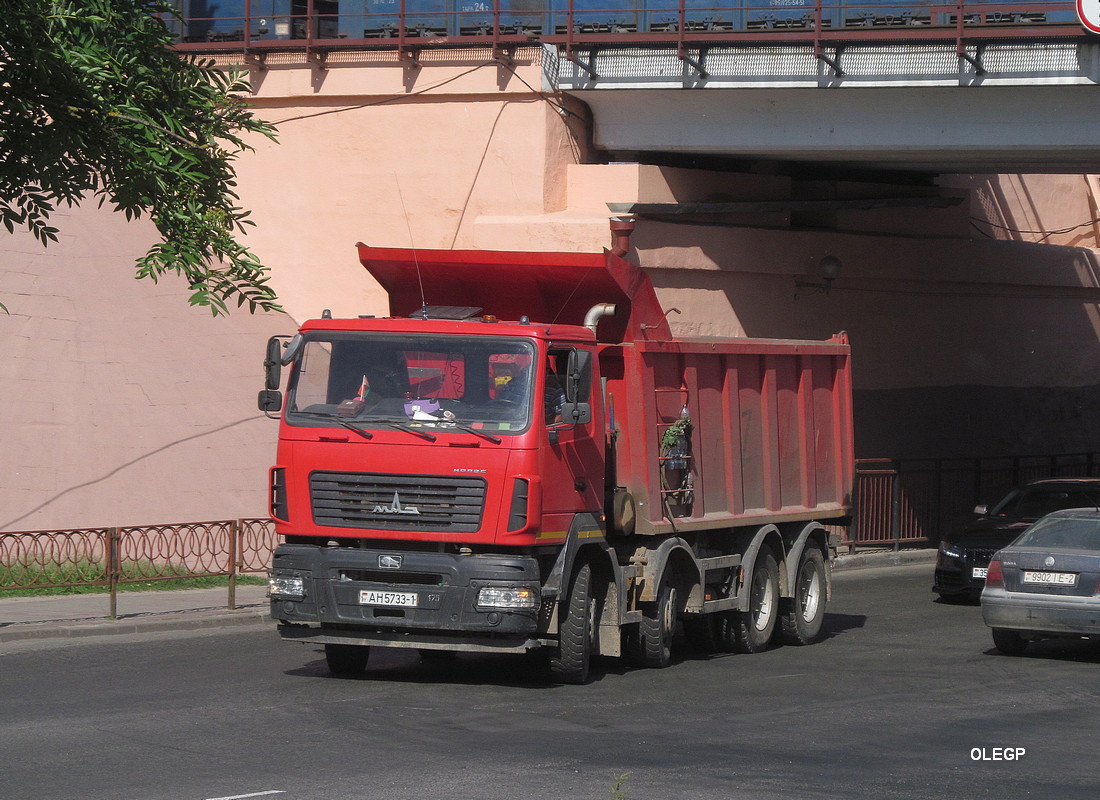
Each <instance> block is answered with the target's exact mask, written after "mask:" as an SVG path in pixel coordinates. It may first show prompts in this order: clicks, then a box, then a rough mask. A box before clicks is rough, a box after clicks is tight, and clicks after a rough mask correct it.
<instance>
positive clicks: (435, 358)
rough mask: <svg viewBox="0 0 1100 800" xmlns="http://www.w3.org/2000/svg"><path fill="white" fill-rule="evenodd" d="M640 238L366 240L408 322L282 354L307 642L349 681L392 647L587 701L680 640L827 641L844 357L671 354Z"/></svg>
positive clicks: (289, 532) (798, 344) (720, 643)
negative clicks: (624, 663) (519, 666)
mask: <svg viewBox="0 0 1100 800" xmlns="http://www.w3.org/2000/svg"><path fill="white" fill-rule="evenodd" d="M622 241H623V239H622V237H619V238H618V239H617V241H616V246H615V247H614V248H613V249H611V250H605V251H604V252H603V253H599V254H585V253H581V254H578V253H520V252H485V251H449V250H448V251H429V250H416V251H413V250H403V249H387V248H375V247H368V246H366V245H363V244H360V245H359V256H360V259H361V261H362V263H363V265H364V266H365V267H366V268H367V270H369V272H370V274H371V275H373V276H374V278H376V279H377V280H378V282H379V283H380V284H381V285H382V286H383V287H384V288H385V289H386V291H387V292H388V293H389V297H390V307H391V311H392V313H393V316H389V317H385V318H374V317H359V318H356V319H332V318H331V315H329V314H328V313H327V312H326V313H325V314H324V315H323V316H322V318H321V319H315V320H310V321H308V322H306V323H305V324H304V325H302V327H301V329H300V331H299V332H298V333H297V335H295V336H294V337H293V338H290V337H275V338H274V339H273V340H272V341H271V342H269V343H268V351H267V359H266V361H265V365H266V371H267V374H266V386H267V388H266V389H265V390H264V391H262V392H261V393H260V407H261V409H263V410H265V411H267V412H268V413H269V415H272V416H274V412H280V411H281V412H282V413H281V415H280V418H281V421H280V429H279V444H278V455H277V464H276V465H275V466H274V467H273V468H272V469H271V473H270V482H271V516H272V517H273V519H274V521H275V526H276V530H277V532H278V533H279V534H281V535H282V537H283V538H284V543H283V544H281V545H280V546H279V547H278V549H277V550H276V551H275V555H274V561H273V564H272V569H271V571H270V597H271V612H272V616H273V617H274V618H275V620H276V621H277V622H278V630H279V633H280V634H281V636H282V637H283V638H284V639H286V640H289V641H297V642H308V643H315V644H322V645H324V650H325V655H326V659H327V662H328V666H329V668H330V669H331V670H332V671H333V672H335V673H342V674H348V673H356V672H361V671H362V670H363V669H365V667H366V664H367V659H368V655H369V653H370V648H371V647H404V648H415V649H417V650H419V652H420V654H421V657H422V658H424V659H433V658H440V659H441V658H445V657H449V656H451V655H453V654H454V653H456V652H459V651H468V652H470V651H472V652H483V653H484V652H494V653H523V652H527V651H533V650H542V651H544V652H545V653H547V654H548V655H549V665H550V669H551V671H552V673H553V675H554V676H555V677H556V679H557V680H559V681H562V682H567V683H583V682H585V681H587V680H588V676H589V665H590V661H591V659H592V657H593V656H594V655H601V656H624V657H626V658H628V659H629V660H630V661H631V662H632V663H634V664H637V665H642V666H650V667H664V666H667V665H668V663H669V660H670V656H671V649H672V642H673V636H674V633H675V632H676V631H677V630H678V627H679V626H680V625H682V628H683V631H684V632H685V633H686V635H687V637H688V639H689V640H690V641H691V642H692V643H693V644H694V645H695V646H697V647H701V648H704V649H708V650H712V651H740V652H756V651H759V650H763V649H765V648H767V647H768V646H769V644H770V643H772V642H773V640H779V639H781V640H783V641H786V642H791V643H798V644H805V643H809V642H811V641H813V640H814V639H815V638H817V637H818V635H819V632H820V629H821V624H822V618H823V616H824V613H825V605H826V600H827V598H828V595H829V580H830V579H829V575H830V572H829V563H830V559H831V557H832V555H833V553H834V552H835V545H836V543H837V539H836V537H837V534H836V533H835V532H834V533H832V534H830V532H829V530H828V529H827V528H826V527H825V525H834V526H835V525H842V524H844V522H845V518H846V517H847V516H848V515H849V511H850V494H851V486H852V479H853V446H852V410H851V389H850V386H851V373H850V350H849V346H848V342H847V339H846V337H845V336H844V335H843V334H840V335H838V336H835V337H834V338H832V339H829V340H828V341H794V340H760V339H737V338H697V339H676V338H673V337H672V335H671V332H670V329H669V325H668V322H667V320H666V312H665V311H664V310H663V309H662V308H661V307H660V306H659V304H658V302H657V297H656V294H655V292H654V290H653V287H652V284H651V283H650V281H649V279H648V277H647V276H646V274H645V273H644V272H643V271H642V270H641V269H639V268H638V267H637V266H635V265H633V264H631V263H629V262H627V261H626V260H624V259H623V258H622V256H623V255H624V254H625V247H623V246H622ZM440 302H442V303H445V304H446V305H440V304H439V303H440ZM287 339H290V341H289V342H288V341H286V340H287ZM281 367H289V368H290V374H289V380H288V382H287V386H286V395H285V402H284V396H283V393H282V392H280V391H279V388H280V385H281V384H280V368H281Z"/></svg>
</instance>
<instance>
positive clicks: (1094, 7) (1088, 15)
mask: <svg viewBox="0 0 1100 800" xmlns="http://www.w3.org/2000/svg"><path fill="white" fill-rule="evenodd" d="M1077 19H1079V20H1081V24H1082V25H1084V26H1085V27H1086V28H1088V29H1089V30H1090V31H1092V32H1093V33H1100V0H1077Z"/></svg>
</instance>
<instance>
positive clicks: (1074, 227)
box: [970, 217, 1100, 242]
mask: <svg viewBox="0 0 1100 800" xmlns="http://www.w3.org/2000/svg"><path fill="white" fill-rule="evenodd" d="M1098 222H1100V217H1094V218H1093V219H1090V220H1087V221H1085V222H1081V223H1078V224H1077V225H1070V226H1068V227H1065V228H1056V229H1055V230H1052V231H1029V230H1025V229H1023V228H1013V227H1010V226H1008V225H998V224H997V223H996V222H990V221H989V220H985V219H981V218H980V217H971V218H970V226H971V227H972V228H974V230H976V231H978V232H979V233H981V234H982V235H984V236H988V237H989V238H990V239H992V238H994V237H993V236H992V235H991V234H989V233H987V232H986V231H983V230H982V229H981V228H979V227H978V225H977V223H981V224H982V225H988V226H989V227H991V228H997V229H998V230H1002V231H1007V232H1008V233H1024V234H1040V233H1041V234H1042V236H1040V237H1039V239H1038V240H1037V242H1041V241H1043V240H1044V239H1048V238H1050V237H1051V236H1057V235H1058V234H1062V233H1069V232H1071V231H1075V230H1077V229H1078V228H1084V227H1087V226H1089V225H1095V224H1096V223H1098Z"/></svg>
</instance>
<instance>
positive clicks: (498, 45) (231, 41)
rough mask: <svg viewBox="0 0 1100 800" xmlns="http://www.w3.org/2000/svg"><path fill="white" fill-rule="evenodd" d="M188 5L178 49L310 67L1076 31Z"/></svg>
mask: <svg viewBox="0 0 1100 800" xmlns="http://www.w3.org/2000/svg"><path fill="white" fill-rule="evenodd" d="M187 8H189V13H188V14H186V15H181V16H180V17H179V18H177V19H166V20H165V22H166V24H167V25H169V26H170V28H171V29H172V31H173V33H174V34H175V35H176V37H177V45H176V46H177V48H178V49H179V50H182V51H197V52H234V51H236V52H243V53H244V54H245V55H246V56H249V57H250V58H253V59H260V60H262V59H263V58H264V56H265V55H266V54H267V53H269V52H280V51H282V52H285V51H295V50H297V51H305V52H306V53H307V55H308V56H309V57H310V59H311V60H312V61H315V62H318V63H320V64H321V65H324V59H325V56H326V55H327V54H328V53H329V52H331V51H334V50H356V49H360V50H361V49H383V50H384V49H394V50H401V51H408V50H414V51H415V50H418V49H423V48H426V47H447V46H451V47H454V46H471V45H480V46H484V45H488V46H492V47H493V49H494V50H497V51H501V50H505V51H506V50H509V49H515V48H518V47H521V46H524V45H530V44H537V43H539V42H546V43H548V44H556V45H559V46H564V47H565V48H566V50H569V49H570V48H572V46H574V45H580V46H584V45H587V44H598V43H614V44H625V45H630V44H634V45H640V46H644V45H646V44H662V43H663V44H668V43H676V44H679V45H680V46H681V47H682V46H684V45H688V44H691V45H699V44H702V43H717V44H721V43H726V44H768V43H771V44H790V43H792V42H804V43H813V44H814V45H815V46H820V45H822V44H830V45H836V44H837V43H845V42H854V41H880V40H904V41H907V42H922V41H944V40H956V42H957V43H958V46H959V47H960V48H962V47H963V44H964V43H965V42H968V41H983V40H994V39H1020V38H1024V39H1046V38H1052V37H1056V38H1063V39H1064V38H1067V37H1079V36H1082V37H1083V36H1084V35H1085V30H1084V28H1083V27H1082V26H1081V24H1080V23H1079V21H1078V19H1077V13H1076V4H1075V3H1073V2H1053V1H1052V0H1026V1H1025V0H1010V1H1009V2H956V3H943V2H939V3H937V2H928V0H908V2H907V1H906V0H741V2H739V3H729V2H722V1H721V0H719V1H718V2H715V0H474V1H469V0H263V2H261V0H218V2H216V3H214V2H204V1H203V0H191V1H190V3H189V5H188V6H187ZM960 53H961V51H960Z"/></svg>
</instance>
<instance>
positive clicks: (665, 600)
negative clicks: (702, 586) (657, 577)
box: [636, 572, 678, 669]
mask: <svg viewBox="0 0 1100 800" xmlns="http://www.w3.org/2000/svg"><path fill="white" fill-rule="evenodd" d="M677 594H678V593H677V591H676V587H675V586H673V585H672V582H671V580H669V575H668V573H667V572H666V573H665V574H664V575H663V576H661V585H660V587H659V588H658V589H657V602H656V603H655V604H654V607H653V608H652V609H651V610H650V611H649V612H647V613H644V614H643V615H642V621H641V622H640V623H638V642H637V645H636V647H637V652H636V655H637V660H638V663H640V664H641V666H644V667H650V668H652V669H664V668H665V667H667V666H668V665H669V664H670V663H671V662H672V637H673V635H674V634H675V633H676V616H677V611H678V608H677V605H676V604H677V601H678V597H677Z"/></svg>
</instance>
